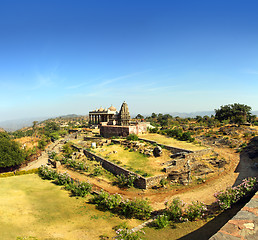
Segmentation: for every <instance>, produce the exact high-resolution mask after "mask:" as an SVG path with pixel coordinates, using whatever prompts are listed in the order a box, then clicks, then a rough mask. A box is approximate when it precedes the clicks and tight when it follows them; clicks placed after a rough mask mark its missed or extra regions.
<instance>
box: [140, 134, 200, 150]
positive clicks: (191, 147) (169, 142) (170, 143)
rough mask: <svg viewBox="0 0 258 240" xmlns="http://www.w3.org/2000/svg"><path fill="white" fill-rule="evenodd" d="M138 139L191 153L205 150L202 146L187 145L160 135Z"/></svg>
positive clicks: (148, 135) (150, 135)
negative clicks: (190, 151)
mask: <svg viewBox="0 0 258 240" xmlns="http://www.w3.org/2000/svg"><path fill="white" fill-rule="evenodd" d="M140 137H141V138H145V139H148V140H152V141H156V142H157V143H160V144H164V145H168V146H172V147H176V148H183V149H187V150H192V151H198V150H202V149H205V147H204V146H200V145H196V144H193V143H188V142H185V141H179V140H176V139H174V138H170V137H167V136H164V135H160V134H155V133H149V134H143V135H141V136H140Z"/></svg>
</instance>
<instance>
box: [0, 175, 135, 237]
mask: <svg viewBox="0 0 258 240" xmlns="http://www.w3.org/2000/svg"><path fill="white" fill-rule="evenodd" d="M0 192H1V194H0V215H1V217H0V239H4V240H9V239H10V240H15V239H17V237H27V238H25V239H28V237H35V238H37V239H48V240H50V239H69V240H71V239H99V236H100V235H108V236H110V237H111V236H114V230H112V227H114V226H116V225H118V224H121V223H122V222H124V221H125V220H122V219H120V218H118V217H116V216H113V215H112V214H111V213H110V212H101V211H98V210H96V209H95V206H94V205H91V204H87V203H85V202H86V199H83V198H78V199H76V198H75V197H69V192H67V191H65V190H63V189H62V188H61V187H60V186H56V185H55V184H53V183H51V182H50V181H48V180H42V179H41V178H39V177H38V175H36V174H30V175H22V176H15V177H7V178H1V179H0ZM127 223H128V225H131V226H132V227H133V226H137V225H138V224H140V221H138V220H127Z"/></svg>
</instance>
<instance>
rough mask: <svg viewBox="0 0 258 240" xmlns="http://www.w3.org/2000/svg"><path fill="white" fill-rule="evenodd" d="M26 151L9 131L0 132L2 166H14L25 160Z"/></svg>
mask: <svg viewBox="0 0 258 240" xmlns="http://www.w3.org/2000/svg"><path fill="white" fill-rule="evenodd" d="M25 157H26V154H25V151H24V150H22V149H21V148H20V146H19V145H18V143H17V142H15V141H13V140H11V139H10V137H9V136H8V134H7V133H5V132H0V168H6V167H14V166H18V165H20V164H21V163H22V162H24V161H25Z"/></svg>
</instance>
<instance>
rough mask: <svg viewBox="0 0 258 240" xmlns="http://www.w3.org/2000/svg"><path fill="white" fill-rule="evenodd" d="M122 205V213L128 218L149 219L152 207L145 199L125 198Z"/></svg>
mask: <svg viewBox="0 0 258 240" xmlns="http://www.w3.org/2000/svg"><path fill="white" fill-rule="evenodd" d="M120 206H121V212H122V214H123V215H124V216H126V217H128V218H138V219H148V218H150V216H151V211H152V208H151V206H150V204H149V203H148V201H147V200H144V199H137V198H136V199H134V200H131V201H130V200H125V201H122V202H121V204H120Z"/></svg>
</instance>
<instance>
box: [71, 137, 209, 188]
mask: <svg viewBox="0 0 258 240" xmlns="http://www.w3.org/2000/svg"><path fill="white" fill-rule="evenodd" d="M112 142H114V140H112ZM74 147H75V148H76V149H77V150H78V151H80V150H82V148H80V147H77V146H74ZM171 148H173V147H171ZM175 149H176V151H178V152H185V149H179V148H175ZM179 150H180V151H179ZM210 152H211V149H204V150H200V151H196V152H191V153H188V154H186V158H184V159H178V160H179V161H178V160H177V161H178V162H179V164H180V165H184V164H185V163H186V161H187V160H188V159H191V158H193V157H197V156H202V155H204V154H208V153H210ZM83 153H84V155H85V156H86V157H89V158H94V159H95V160H96V161H98V162H100V163H101V164H102V167H103V168H105V169H106V170H108V171H110V172H112V173H113V174H115V175H121V174H124V175H125V176H128V175H130V174H131V175H135V176H137V177H138V179H137V180H135V182H134V184H135V186H136V187H137V188H140V189H148V188H151V187H152V186H155V185H158V184H159V183H160V180H161V179H166V178H168V177H169V178H170V179H178V178H180V177H183V178H185V177H186V176H185V175H186V174H187V172H182V173H179V172H175V171H174V169H175V168H174V166H168V167H165V174H162V175H158V176H153V177H148V178H144V177H142V176H140V175H138V174H136V173H134V172H132V171H129V170H127V169H125V168H123V167H120V166H118V165H116V164H115V163H113V162H110V161H108V160H106V159H104V158H102V157H100V156H98V155H96V154H94V153H92V152H90V151H88V150H86V149H83Z"/></svg>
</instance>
